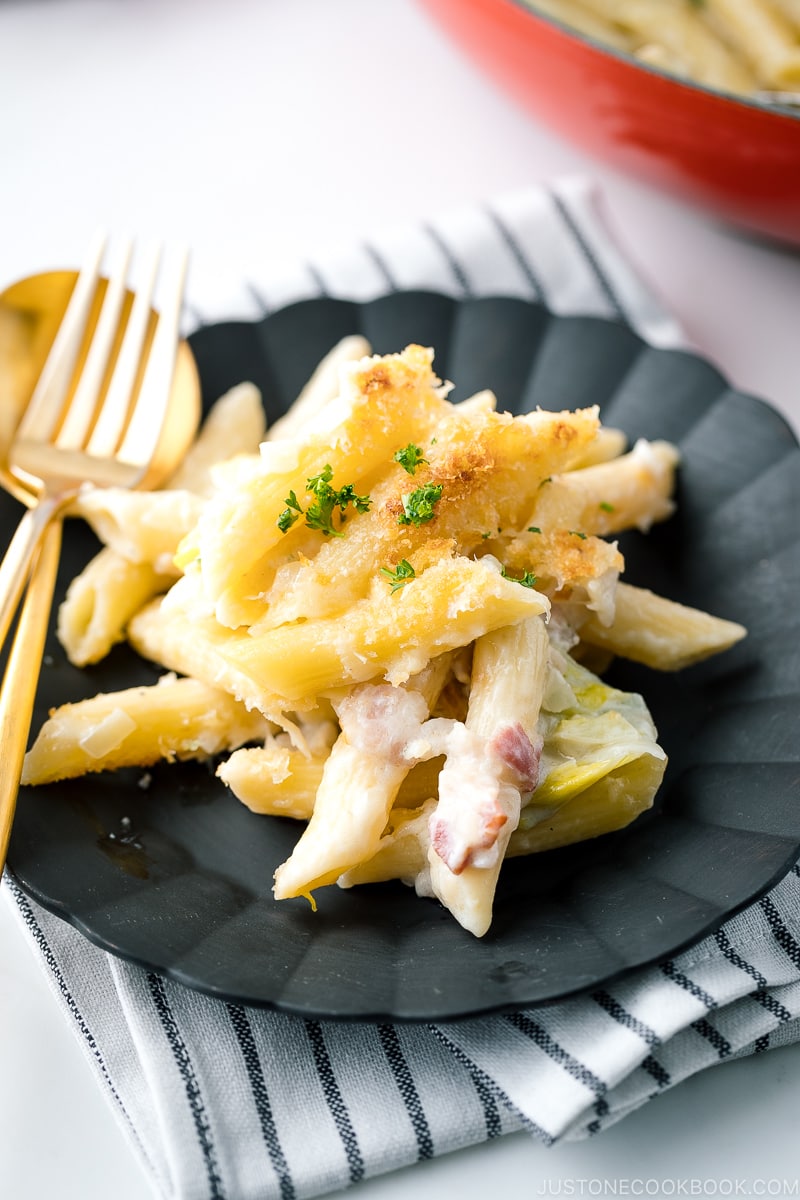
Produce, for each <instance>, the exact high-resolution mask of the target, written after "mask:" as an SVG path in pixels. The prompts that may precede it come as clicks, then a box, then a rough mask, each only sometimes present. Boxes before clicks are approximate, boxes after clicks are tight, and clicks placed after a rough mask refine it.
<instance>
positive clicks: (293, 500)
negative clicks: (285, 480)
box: [278, 491, 303, 533]
mask: <svg viewBox="0 0 800 1200" xmlns="http://www.w3.org/2000/svg"><path fill="white" fill-rule="evenodd" d="M285 503H286V508H285V509H284V510H283V512H282V513H281V515H280V516H279V517H278V529H280V531H281V533H286V530H287V529H291V527H292V525H294V523H295V521H296V520H297V518H298V517H299V516H300V514H301V513H302V511H303V510H302V508H301V507H300V503H299V501H298V499H297V496H296V495H295V494H294V492H293V491H291V492H289V495H288V496H287V497H286V501H285ZM292 509H294V512H292Z"/></svg>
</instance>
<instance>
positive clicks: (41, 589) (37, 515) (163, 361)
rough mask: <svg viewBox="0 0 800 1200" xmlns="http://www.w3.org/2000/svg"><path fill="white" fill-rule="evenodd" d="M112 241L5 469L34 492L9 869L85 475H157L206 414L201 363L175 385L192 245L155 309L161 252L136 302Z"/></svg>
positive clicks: (9, 744)
mask: <svg viewBox="0 0 800 1200" xmlns="http://www.w3.org/2000/svg"><path fill="white" fill-rule="evenodd" d="M104 252H105V238H98V239H96V241H95V244H94V245H93V247H92V250H91V253H90V255H89V257H88V259H87V262H86V263H85V265H84V267H83V268H82V269H81V272H80V274H79V275H78V278H77V281H76V283H75V286H74V289H73V291H72V295H71V297H70V301H69V304H68V306H67V309H66V312H65V313H64V317H63V319H62V321H61V324H60V326H59V328H58V332H57V334H56V337H55V339H54V341H53V345H52V348H51V350H50V353H49V354H48V357H47V359H46V361H45V364H44V366H43V368H42V371H41V374H40V377H39V380H38V382H37V384H36V387H35V388H34V391H33V394H32V395H31V398H30V401H29V402H28V404H27V405H26V407H25V410H24V412H23V414H22V417H21V419H20V421H19V425H18V427H17V430H16V432H15V434H14V436H13V439H12V441H11V444H10V446H9V449H8V453H7V456H6V461H5V463H4V464H3V470H2V472H0V477H2V476H4V477H5V478H4V482H6V483H8V484H10V485H11V490H13V491H14V492H15V493H16V494H17V495H24V496H27V497H29V498H30V499H31V502H32V506H31V507H30V508H29V510H28V512H26V513H25V515H24V516H23V518H22V520H21V522H20V525H19V527H18V529H17V532H16V534H15V535H14V538H13V539H12V542H11V544H10V546H9V548H8V551H7V552H6V556H5V558H4V560H3V563H2V565H0V644H2V641H3V640H4V639H5V636H6V634H7V633H8V629H9V627H10V624H11V621H12V620H13V616H14V613H15V612H16V610H17V607H18V605H19V601H20V598H21V596H22V594H23V591H24V590H25V585H26V581H28V588H27V595H26V598H25V603H24V604H23V606H22V612H21V614H20V618H19V622H18V627H17V631H16V635H15V638H14V644H13V646H12V650H11V654H10V656H9V660H8V665H7V668H6V672H5V675H4V678H3V684H2V690H1V691H0V745H2V746H3V759H2V764H0V870H2V866H3V863H4V862H5V856H6V850H7V846H8V839H9V836H10V832H11V824H12V820H13V813H14V806H15V801H16V794H17V790H18V787H19V777H20V773H21V769H22V760H23V757H24V753H25V743H26V739H27V735H28V731H29V729H30V721H31V714H32V711H33V703H34V698H35V692H36V685H37V682H38V675H39V666H40V663H41V659H42V655H43V650H44V641H45V636H46V626H47V620H48V616H49V612H50V607H51V602H52V596H53V592H54V589H55V579H56V571H57V567H58V559H59V551H60V543H61V517H62V516H63V514H64V512H65V511H66V509H67V508H68V507H69V504H70V503H71V502H72V501H73V500H74V499H75V497H76V496H77V494H78V492H79V491H81V490H82V489H83V488H84V487H86V486H100V487H107V486H117V487H150V486H156V485H157V484H158V483H159V482H160V481H161V480H162V479H163V478H164V477H165V476H166V475H167V474H169V473H170V472H171V471H172V470H174V468H175V467H176V466H177V465H178V463H179V462H180V460H181V459H182V457H183V455H184V453H185V451H186V449H187V448H188V445H189V443H190V442H191V439H192V438H193V436H194V433H195V431H196V427H197V421H198V417H199V387H198V383H197V376H196V372H194V371H191V372H189V373H188V374H187V373H186V372H183V373H182V374H181V378H180V384H181V386H179V387H173V386H172V383H173V370H174V365H175V354H176V349H177V346H178V326H179V320H180V309H181V303H182V296H183V288H184V282H185V274H186V256H185V255H183V256H181V258H180V261H179V262H178V263H177V265H174V264H173V269H172V271H171V273H168V274H169V278H168V279H167V280H166V281H165V282H164V287H163V288H162V295H163V299H162V304H161V311H160V315H159V316H158V318H155V316H154V314H153V312H152V309H151V301H152V295H153V291H154V288H155V282H156V278H157V276H158V273H159V260H160V257H161V256H160V253H159V252H158V251H157V250H156V251H154V252H152V253H151V254H150V255H149V256H148V258H147V263H146V268H145V271H144V276H143V280H142V283H141V286H140V287H139V288H137V291H136V293H135V295H134V296H133V298H132V301H131V296H130V294H129V292H128V290H127V286H126V279H127V273H128V268H129V261H130V257H131V246H130V244H125V245H124V246H123V247H122V250H121V252H120V253H119V255H118V261H117V264H116V268H115V270H114V272H113V273H111V274H110V277H109V279H108V281H106V280H104V279H101V278H100V268H101V264H102V260H103V257H104ZM32 567H33V570H32ZM31 571H32V573H31Z"/></svg>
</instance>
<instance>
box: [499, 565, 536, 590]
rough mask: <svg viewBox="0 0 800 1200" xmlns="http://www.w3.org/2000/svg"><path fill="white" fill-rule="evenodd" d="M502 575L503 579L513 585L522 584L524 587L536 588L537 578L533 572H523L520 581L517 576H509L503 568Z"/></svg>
mask: <svg viewBox="0 0 800 1200" xmlns="http://www.w3.org/2000/svg"><path fill="white" fill-rule="evenodd" d="M500 574H501V575H502V576H503V579H510V580H511V582H512V583H520V584H522V586H523V587H526V588H534V587H536V576H535V575H534V573H533V571H523V573H522V577H521V578H520V579H517V577H516V576H515V575H509V574H508V572H507V571H506V569H505V567H503V569H502V571H501V572H500Z"/></svg>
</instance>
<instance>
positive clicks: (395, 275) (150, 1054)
mask: <svg viewBox="0 0 800 1200" xmlns="http://www.w3.org/2000/svg"><path fill="white" fill-rule="evenodd" d="M412 286H413V287H419V286H428V287H432V288H437V289H440V290H445V291H450V292H452V293H454V294H459V295H464V294H473V293H474V294H481V293H487V292H495V293H498V292H503V293H506V294H516V295H521V296H535V297H539V298H540V299H542V300H544V301H545V302H546V303H547V304H548V305H549V306H550V307H551V308H552V309H554V310H555V311H557V312H582V313H595V314H601V315H613V316H616V317H622V318H624V319H625V320H627V321H629V322H630V323H631V324H632V325H633V326H634V327H635V328H636V329H637V330H638V331H639V332H640V333H641V334H642V335H643V336H644V337H645V338H647V339H649V340H650V341H651V342H654V343H656V344H658V345H679V344H681V343H682V338H681V332H680V329H679V327H678V325H677V324H676V323H675V322H674V321H673V320H672V319H671V318H670V317H669V315H668V314H666V313H665V312H664V311H663V310H662V309H661V307H660V306H659V304H658V302H657V300H656V299H655V298H654V297H653V295H652V294H651V293H650V291H649V290H648V289H647V288H646V287H645V286H644V285H643V284H642V282H641V281H640V280H639V279H638V277H637V276H636V274H635V273H634V272H633V271H632V270H631V268H630V267H629V266H628V265H627V263H626V261H625V259H624V257H623V256H622V255H621V253H620V251H619V250H618V249H617V248H616V247H615V246H614V245H613V243H612V240H611V239H610V238H609V235H608V233H607V232H606V230H605V228H604V225H603V223H602V221H601V220H600V219H599V218H598V215H597V212H596V209H595V206H594V203H593V199H592V195H591V192H590V190H589V189H588V188H587V187H586V186H584V185H583V184H582V183H581V182H580V181H574V182H572V181H569V182H564V183H560V184H558V185H555V186H554V187H553V188H552V189H549V190H545V189H536V190H531V191H527V192H524V193H520V194H515V195H511V196H507V197H502V198H501V199H499V200H497V201H496V202H492V203H491V204H488V205H486V206H485V207H483V208H480V209H473V210H470V211H465V212H463V213H457V214H454V215H453V216H452V218H449V219H443V220H441V221H436V222H434V223H432V224H430V225H428V226H426V227H424V228H417V229H413V230H407V231H405V232H399V233H397V234H392V235H390V236H387V237H385V238H379V239H376V240H375V241H374V242H372V243H371V244H369V245H362V246H360V247H357V248H356V249H355V250H354V251H353V252H351V253H343V254H341V255H332V256H330V257H329V258H324V259H321V260H319V261H317V262H316V263H315V264H314V266H310V265H308V266H301V267H299V268H298V271H297V274H296V277H294V278H292V279H284V280H282V281H281V280H270V279H268V278H265V279H260V278H254V279H253V280H252V281H251V283H250V284H249V285H248V286H247V287H246V288H245V289H243V292H242V294H241V296H240V297H239V298H238V299H237V300H236V301H235V303H234V301H233V300H231V303H230V304H229V305H228V306H226V308H225V309H224V310H215V311H211V310H210V309H209V307H208V305H207V304H205V302H203V303H201V301H200V300H197V301H196V303H197V307H198V310H199V313H201V314H202V317H203V319H205V320H209V319H214V318H216V317H224V316H248V315H253V314H254V312H258V311H265V310H271V309H273V308H276V307H279V306H280V305H282V304H284V303H287V302H289V301H292V300H297V299H300V298H302V297H305V296H310V295H314V294H319V293H320V292H326V293H329V294H331V295H341V296H348V297H355V298H367V297H370V296H373V295H377V294H380V293H381V292H384V291H386V290H387V289H391V288H393V287H412ZM237 306H238V307H237ZM4 890H5V895H6V898H7V900H8V901H9V902H10V903H11V904H12V906H13V907H14V908H15V910H16V912H17V913H18V915H19V918H20V920H21V921H22V922H23V924H24V926H25V928H26V929H27V932H28V934H29V936H30V940H31V943H32V945H33V947H34V949H35V951H36V952H37V954H38V955H39V956H40V958H41V962H42V964H43V967H44V969H45V971H46V974H47V976H48V978H49V980H50V983H51V984H52V986H53V988H54V989H55V992H56V994H57V996H58V997H59V999H60V1001H61V1003H62V1006H63V1009H64V1013H65V1015H66V1018H67V1020H68V1022H69V1024H70V1025H71V1027H72V1028H73V1030H74V1031H75V1033H76V1034H77V1036H78V1037H79V1038H80V1039H81V1042H82V1044H83V1046H84V1049H85V1051H86V1054H87V1056H88V1058H89V1060H90V1062H91V1063H92V1066H93V1067H94V1069H95V1071H96V1074H97V1078H98V1082H99V1083H100V1086H101V1087H102V1088H103V1089H104V1091H105V1093H106V1095H107V1097H108V1100H109V1103H110V1104H111V1105H112V1107H113V1109H114V1111H115V1113H116V1115H117V1117H118V1118H119V1121H120V1123H121V1124H122V1126H123V1128H124V1129H125V1130H126V1132H127V1134H128V1136H129V1138H130V1140H131V1142H132V1144H133V1145H134V1146H135V1147H136V1149H137V1151H138V1153H139V1154H140V1155H141V1158H142V1161H143V1163H144V1164H145V1167H146V1168H147V1170H148V1171H149V1173H150V1175H151V1177H152V1179H153V1182H154V1185H155V1189H156V1192H157V1194H159V1195H161V1196H163V1197H179V1198H180V1200H195V1198H197V1200H201V1198H202V1200H208V1198H213V1200H223V1198H226V1200H251V1198H252V1200H256V1198H257V1200H271V1198H272V1197H275V1198H279V1200H300V1198H301V1197H307V1196H316V1195H321V1194H323V1193H325V1192H330V1191H334V1190H337V1189H340V1188H343V1187H346V1186H347V1185H349V1184H351V1183H355V1182H357V1181H358V1180H360V1179H363V1178H366V1177H368V1176H370V1175H375V1174H378V1173H380V1172H385V1171H389V1170H392V1169H393V1168H397V1167H400V1166H404V1165H407V1164H410V1163H414V1162H416V1161H419V1160H420V1159H426V1158H431V1157H432V1156H434V1155H439V1154H444V1153H446V1152H447V1151H449V1150H454V1149H456V1148H459V1147H463V1146H466V1145H470V1144H474V1143H477V1142H481V1141H483V1140H486V1139H489V1138H494V1137H498V1136H500V1135H502V1134H504V1133H507V1132H510V1131H512V1130H519V1129H527V1130H528V1131H529V1132H530V1133H531V1134H532V1135H533V1136H535V1137H536V1138H538V1139H540V1140H541V1141H543V1142H544V1143H546V1144H548V1145H549V1144H552V1143H554V1142H556V1141H557V1140H559V1139H565V1138H581V1137H586V1136H589V1135H591V1134H595V1133H597V1132H598V1131H600V1130H603V1129H605V1128H607V1127H608V1126H609V1125H611V1124H613V1123H614V1122H616V1121H618V1120H620V1118H622V1117H624V1116H625V1115H626V1114H627V1113H629V1112H632V1111H633V1110H634V1109H636V1108H638V1107H639V1106H640V1105H642V1104H644V1103H645V1102H646V1101H647V1100H649V1099H651V1098H652V1097H653V1096H656V1095H658V1094H659V1093H661V1092H663V1091H665V1090H666V1089H668V1088H671V1087H673V1086H674V1085H675V1084H678V1083H680V1082H681V1080H683V1079H685V1078H686V1077H687V1076H689V1075H692V1074H694V1073H695V1072H697V1071H699V1070H702V1069H703V1068H705V1067H708V1066H711V1065H712V1064H714V1063H718V1062H720V1061H721V1060H724V1059H726V1058H735V1057H737V1056H740V1055H746V1054H752V1053H759V1052H761V1051H764V1050H766V1049H768V1048H770V1047H772V1046H777V1045H781V1044H784V1043H788V1042H790V1041H794V1040H796V1039H797V1038H798V1037H800V869H798V868H795V869H794V870H793V871H792V872H790V873H789V875H788V876H787V877H786V878H785V879H784V880H783V882H782V883H781V884H780V885H779V886H778V887H777V888H775V889H774V891H773V892H771V893H770V894H769V895H767V896H765V897H764V898H763V899H762V900H761V901H760V902H758V903H757V904H755V905H754V906H752V907H751V908H750V909H748V910H746V911H745V912H743V913H741V914H740V915H738V916H736V917H735V918H734V919H733V920H731V921H730V922H729V923H728V924H727V925H725V926H724V928H723V929H721V930H720V931H719V932H718V933H717V934H716V935H715V936H712V937H709V938H706V939H705V940H704V941H702V942H700V943H699V944H698V945H696V946H695V947H694V948H692V949H691V950H689V951H687V952H685V953H683V954H681V955H680V956H679V957H676V958H674V959H672V960H670V961H668V962H664V963H662V964H660V966H658V967H656V968H649V969H646V970H642V971H638V972H635V973H633V974H631V975H630V976H628V977H627V978H626V979H625V980H624V981H622V982H618V983H615V984H614V985H613V987H611V988H609V989H602V990H598V991H596V992H594V993H592V994H589V995H584V996H581V997H577V998H574V999H570V1000H568V1001H566V1002H564V1003H562V1004H557V1005H555V1006H547V1007H543V1008H539V1009H530V1010H527V1011H523V1012H517V1013H514V1014H511V1015H505V1016H495V1017H490V1018H482V1019H476V1020H470V1021H466V1022H458V1023H455V1024H446V1025H398V1026H394V1025H388V1024H385V1025H372V1024H366V1023H364V1024H360V1023H353V1024H338V1023H325V1022H320V1021H312V1020H303V1019H300V1018H295V1017H291V1016H287V1015H284V1014H280V1013H271V1012H265V1011H261V1010H254V1009H247V1008H244V1007H241V1006H239V1005H236V1004H226V1003H224V1002H221V1001H217V1000H214V999H211V998H209V997H206V996H202V995H200V994H197V993H194V992H191V991H189V990H187V989H185V988H183V987H181V986H179V985H178V984H174V983H171V982H168V981H165V980H163V979H161V978H159V977H158V976H156V975H154V974H149V973H147V972H146V971H144V970H142V969H140V968H138V967H135V966H132V965H131V964H129V963H125V962H122V961H120V960H117V959H115V958H113V957H111V956H109V955H107V954H105V953H104V952H102V951H100V950H98V949H97V948H96V947H94V946H93V945H91V944H89V943H88V942H86V941H85V940H84V939H83V938H82V937H81V936H80V935H79V934H78V933H77V932H76V931H75V930H73V929H72V928H71V927H70V926H68V925H66V924H64V923H63V922H61V921H60V920H59V919H58V918H56V917H54V916H52V915H51V914H49V913H47V912H45V911H43V910H41V909H40V908H38V907H37V906H36V905H35V904H34V903H32V902H31V901H30V900H29V899H28V898H27V897H26V896H25V895H24V894H23V893H22V892H21V891H20V889H19V888H18V887H17V886H16V884H15V883H14V881H13V879H10V878H9V877H8V875H7V876H6V883H5V889H4ZM310 1147H313V1152H310V1150H309V1148H310Z"/></svg>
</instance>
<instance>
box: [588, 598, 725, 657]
mask: <svg viewBox="0 0 800 1200" xmlns="http://www.w3.org/2000/svg"><path fill="white" fill-rule="evenodd" d="M746 632H747V631H746V630H745V628H744V626H742V625H739V624H738V623H737V622H736V621H725V620H723V619H722V618H721V617H715V616H712V615H711V614H710V613H705V612H701V611H700V610H699V609H696V608H687V606H686V605H684V604H677V603H675V601H674V600H666V599H665V598H664V597H663V596H657V595H656V594H655V593H654V592H650V591H648V590H647V589H646V588H637V587H631V585H630V584H627V583H620V584H618V586H617V589H616V600H615V613H614V617H613V620H612V621H611V623H610V624H605V625H604V624H603V623H602V622H601V621H600V620H598V618H597V616H595V615H594V614H592V613H588V614H587V619H586V621H585V622H584V623H583V624H582V625H581V627H580V634H581V637H582V639H583V640H584V641H585V642H588V643H589V644H590V645H592V646H599V647H602V648H603V649H605V650H610V651H611V652H612V653H613V654H619V655H621V656H622V657H623V658H630V659H632V660H633V661H634V662H639V663H644V665H645V666H647V667H653V668H655V669H656V670H658V671H681V670H683V669H684V668H685V667H690V666H693V665H694V664H695V663H698V662H702V661H703V659H705V658H709V657H710V656H711V655H713V654H721V653H722V651H724V650H729V649H730V647H731V646H735V645H736V643H737V642H739V641H741V639H742V638H743V637H744V636H745V635H746Z"/></svg>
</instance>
